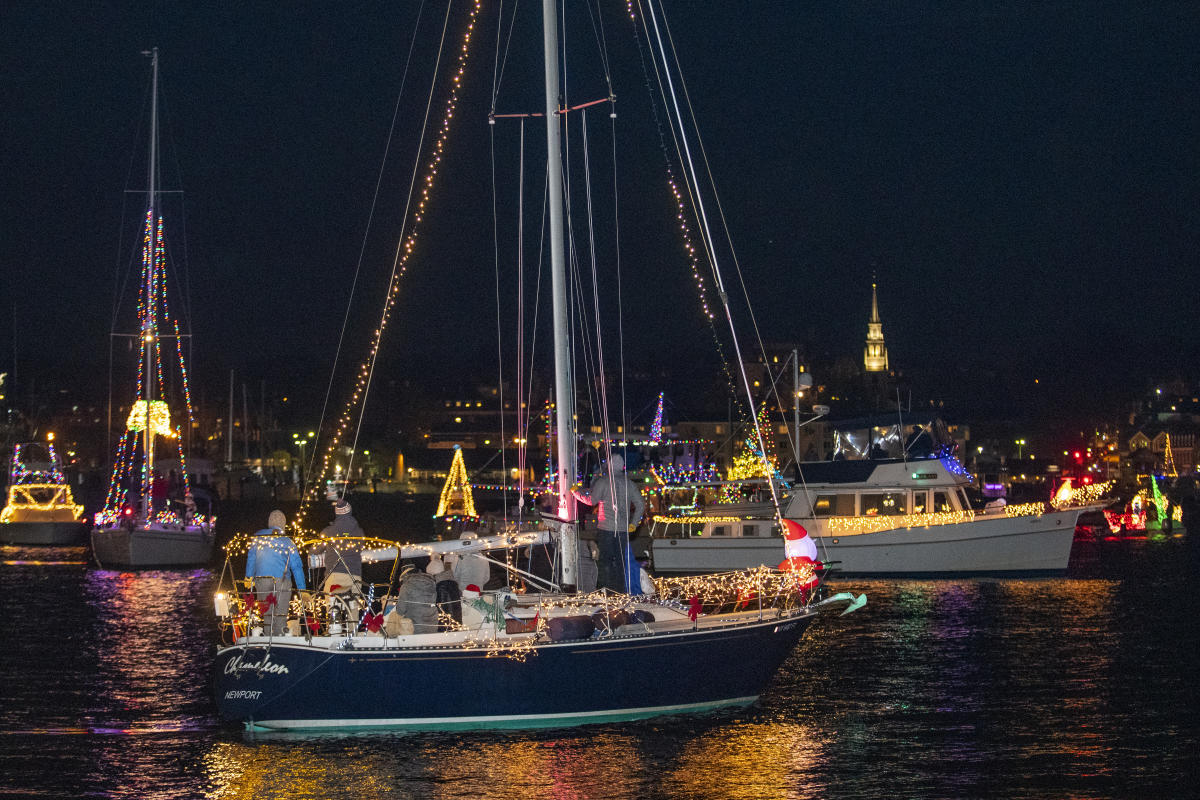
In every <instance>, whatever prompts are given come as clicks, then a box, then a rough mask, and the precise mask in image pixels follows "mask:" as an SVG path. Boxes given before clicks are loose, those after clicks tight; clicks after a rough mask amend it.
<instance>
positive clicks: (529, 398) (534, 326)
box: [521, 149, 551, 480]
mask: <svg viewBox="0 0 1200 800" xmlns="http://www.w3.org/2000/svg"><path fill="white" fill-rule="evenodd" d="M521 161H522V163H524V150H523V149H522V156H521ZM548 197H550V188H548V182H547V181H546V180H544V181H542V188H541V204H540V205H541V225H540V229H539V234H540V235H539V241H538V282H536V284H535V287H534V291H533V296H534V305H533V320H532V321H530V324H529V330H532V331H534V336H533V337H532V338H530V342H529V357H528V361H527V368H526V371H524V372H523V373H522V374H523V375H524V377H526V387H527V389H526V398H524V401H526V411H524V415H526V416H524V428H526V431H528V429H529V420H530V419H532V415H533V386H534V375H533V365H534V362H535V357H534V356H535V355H536V349H538V336H536V331H538V313H539V309H540V307H541V275H542V270H544V266H545V253H544V251H545V248H546V215H547V206H548V203H547V198H548ZM521 228H522V237H523V236H524V234H523V229H524V221H523V218H522V222H521ZM521 258H522V263H523V259H524V252H523V249H522V255H521ZM522 305H523V301H522ZM522 319H523V317H522ZM521 344H522V347H524V342H522V343H521ZM540 416H541V415H540V414H539V417H540ZM550 446H551V445H550V440H548V439H547V440H546V447H547V452H550V450H548V449H550ZM547 480H548V479H547Z"/></svg>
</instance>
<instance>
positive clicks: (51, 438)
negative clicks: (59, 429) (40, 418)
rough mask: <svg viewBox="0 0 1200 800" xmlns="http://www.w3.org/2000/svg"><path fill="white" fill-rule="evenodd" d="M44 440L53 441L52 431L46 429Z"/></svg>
mask: <svg viewBox="0 0 1200 800" xmlns="http://www.w3.org/2000/svg"><path fill="white" fill-rule="evenodd" d="M46 441H47V442H53V441H54V431H46Z"/></svg>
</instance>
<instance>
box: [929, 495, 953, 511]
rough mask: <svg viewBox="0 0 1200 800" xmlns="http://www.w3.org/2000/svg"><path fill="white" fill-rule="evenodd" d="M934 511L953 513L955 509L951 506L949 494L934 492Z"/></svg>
mask: <svg viewBox="0 0 1200 800" xmlns="http://www.w3.org/2000/svg"><path fill="white" fill-rule="evenodd" d="M933 510H934V511H936V512H939V513H945V512H947V511H953V510H954V508H953V507H952V506H951V505H950V493H949V492H934V493H933Z"/></svg>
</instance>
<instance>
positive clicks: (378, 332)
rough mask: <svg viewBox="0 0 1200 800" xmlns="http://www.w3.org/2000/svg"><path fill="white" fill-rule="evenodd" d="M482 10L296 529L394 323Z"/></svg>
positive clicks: (461, 52)
mask: <svg viewBox="0 0 1200 800" xmlns="http://www.w3.org/2000/svg"><path fill="white" fill-rule="evenodd" d="M480 7H481V2H480V0H476V2H474V3H472V4H471V10H470V15H469V19H468V22H467V27H466V31H465V32H464V33H463V38H462V46H461V47H460V48H459V49H458V59H457V62H456V64H455V68H454V70H453V72H452V74H451V89H450V97H449V98H448V99H447V100H446V105H445V108H444V110H443V113H442V122H441V126H440V127H439V129H438V134H437V138H436V139H435V141H434V144H433V152H432V155H431V156H430V158H429V161H428V162H427V163H426V165H425V175H424V178H423V179H422V180H421V182H420V186H421V189H420V192H419V196H418V200H417V204H416V210H415V211H413V214H412V227H411V228H410V229H409V232H408V234H407V235H406V236H405V237H404V238H403V239H402V240H401V243H400V246H399V247H398V248H397V251H396V263H395V268H394V269H393V271H392V278H391V281H390V282H389V284H388V290H387V295H386V300H385V302H384V307H383V314H382V316H381V318H380V320H379V326H378V327H377V328H376V329H375V331H374V333H373V334H372V337H371V345H370V347H369V348H368V350H367V356H366V358H364V359H363V361H362V364H361V365H360V366H359V369H358V373H357V375H356V376H355V382H354V389H353V391H352V392H351V393H350V397H349V398H348V399H347V400H346V404H345V407H344V409H343V410H342V413H341V415H340V416H339V417H338V421H337V423H336V424H335V425H334V427H333V430H332V433H331V434H330V436H329V443H328V445H327V446H326V448H325V452H324V453H323V454H322V457H321V468H320V469H319V470H318V471H317V479H316V480H314V481H313V482H312V483H311V484H309V487H308V490H307V492H306V493H305V495H304V498H303V500H302V501H301V504H300V512H299V514H297V519H296V526H297V527H298V528H299V527H302V526H303V523H304V519H305V516H306V515H307V513H308V509H309V507H310V506H311V504H312V503H313V502H314V501H315V500H317V499H318V495H319V492H320V487H321V486H322V485H323V484H324V483H325V482H326V480H327V478H328V476H329V473H330V469H331V465H332V462H333V458H334V455H335V453H336V452H337V450H338V448H339V447H341V445H342V442H343V440H344V438H345V436H346V433H347V432H348V431H349V429H350V419H351V417H352V415H353V414H354V410H355V409H356V408H358V407H359V403H360V402H361V401H362V399H363V397H364V395H365V394H366V391H367V384H368V382H369V380H370V377H371V370H372V367H373V366H374V364H375V359H376V357H377V355H378V353H379V346H380V343H381V341H382V339H383V332H384V331H385V330H386V329H387V324H388V322H389V321H390V320H391V316H392V309H393V307H394V306H395V304H396V299H397V297H398V296H399V293H400V280H401V279H402V278H403V277H404V275H405V273H406V272H407V270H408V263H409V259H410V257H411V256H412V253H413V251H414V248H415V246H416V241H417V235H418V223H420V222H421V221H422V220H423V219H424V218H425V211H426V207H427V206H428V205H429V199H430V195H431V193H432V191H433V187H434V186H435V184H436V177H437V170H438V165H439V164H440V163H441V161H442V156H443V154H444V152H445V149H446V141H447V138H448V136H449V134H450V126H451V122H452V121H453V119H454V112H455V108H456V107H457V105H458V96H459V92H460V90H461V88H462V78H463V75H464V74H465V73H466V67H467V61H468V58H469V56H470V52H471V51H470V45H471V39H472V37H473V35H474V32H475V20H476V18H477V17H478V16H479V11H480Z"/></svg>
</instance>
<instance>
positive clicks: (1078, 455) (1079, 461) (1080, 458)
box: [1075, 450, 1083, 464]
mask: <svg viewBox="0 0 1200 800" xmlns="http://www.w3.org/2000/svg"><path fill="white" fill-rule="evenodd" d="M1075 463H1076V464H1082V463H1083V453H1081V452H1079V451H1078V450H1076V451H1075Z"/></svg>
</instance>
